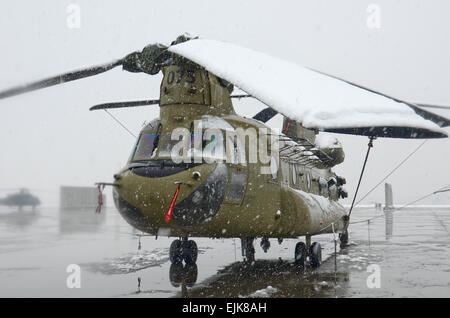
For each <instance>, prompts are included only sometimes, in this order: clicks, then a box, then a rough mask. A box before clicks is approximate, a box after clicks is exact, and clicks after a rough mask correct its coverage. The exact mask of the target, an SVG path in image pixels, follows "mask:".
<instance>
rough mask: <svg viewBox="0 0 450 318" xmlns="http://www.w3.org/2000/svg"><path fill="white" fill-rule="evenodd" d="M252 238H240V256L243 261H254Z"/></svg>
mask: <svg viewBox="0 0 450 318" xmlns="http://www.w3.org/2000/svg"><path fill="white" fill-rule="evenodd" d="M253 240H254V239H253V237H245V238H241V247H242V256H243V257H244V259H245V261H247V262H250V263H251V262H253V261H255V248H254V247H253Z"/></svg>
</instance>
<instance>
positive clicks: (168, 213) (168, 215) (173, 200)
mask: <svg viewBox="0 0 450 318" xmlns="http://www.w3.org/2000/svg"><path fill="white" fill-rule="evenodd" d="M180 187H181V183H179V184H178V187H177V190H176V191H175V193H174V195H173V198H172V200H171V201H170V205H169V209H167V213H166V222H167V223H169V222H170V219H171V218H172V212H173V208H174V207H175V202H177V198H178V193H180Z"/></svg>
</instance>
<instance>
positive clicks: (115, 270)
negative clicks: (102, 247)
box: [85, 249, 169, 275]
mask: <svg viewBox="0 0 450 318" xmlns="http://www.w3.org/2000/svg"><path fill="white" fill-rule="evenodd" d="M168 254H169V251H168V249H156V250H153V251H142V252H140V253H137V254H136V253H130V254H127V255H126V256H123V257H119V258H115V259H112V260H105V261H103V262H98V263H89V264H85V266H86V267H87V268H88V269H89V270H90V271H92V272H100V273H102V274H107V275H108V274H109V275H114V274H127V273H133V272H137V271H139V270H143V269H145V268H148V267H153V266H160V265H162V264H164V263H165V262H167V261H168V260H169V256H168Z"/></svg>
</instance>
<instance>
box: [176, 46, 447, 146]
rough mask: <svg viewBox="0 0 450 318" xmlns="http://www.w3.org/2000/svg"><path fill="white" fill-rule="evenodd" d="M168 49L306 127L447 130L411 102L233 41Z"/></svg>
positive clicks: (424, 133)
mask: <svg viewBox="0 0 450 318" xmlns="http://www.w3.org/2000/svg"><path fill="white" fill-rule="evenodd" d="M168 51H170V52H172V53H175V54H177V55H179V56H182V57H184V58H186V59H189V60H191V61H192V62H194V63H196V64H198V65H200V66H202V67H204V68H205V69H206V70H208V71H209V72H211V73H213V74H215V75H216V76H218V77H220V78H223V79H224V80H226V81H228V82H230V83H233V84H234V85H236V86H237V87H239V88H240V89H242V90H243V91H245V92H246V93H248V94H250V95H252V96H253V97H255V98H256V99H258V100H260V101H261V102H263V103H264V104H266V105H267V106H269V107H271V108H272V109H274V110H275V111H277V112H279V113H281V114H283V115H284V116H286V117H288V118H291V119H293V120H295V121H297V122H299V123H300V124H302V125H303V126H304V127H305V128H309V129H317V130H322V131H336V132H341V133H347V134H362V135H368V136H373V137H391V138H444V137H447V136H448V134H447V132H446V131H445V130H443V129H442V128H441V127H439V125H438V124H436V123H434V122H433V121H432V120H431V119H426V118H423V117H422V116H421V115H420V114H417V113H416V111H415V109H413V108H411V107H410V106H409V105H408V103H406V102H403V101H401V100H398V99H394V98H390V97H388V96H386V95H383V94H379V93H377V92H375V91H371V90H369V89H365V88H363V87H360V86H357V85H352V84H350V83H348V82H346V81H343V80H340V79H337V78H334V77H332V76H328V75H326V74H322V73H320V72H317V71H314V70H311V69H308V68H305V67H301V66H299V65H297V64H294V63H291V62H287V61H283V60H281V59H278V58H274V57H271V56H269V55H267V54H264V53H260V52H255V51H253V50H250V49H246V48H243V47H240V46H237V45H234V44H230V43H225V42H220V41H213V40H206V39H193V40H190V41H187V42H184V43H180V44H176V45H172V46H171V47H169V48H168Z"/></svg>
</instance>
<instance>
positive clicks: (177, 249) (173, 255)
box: [169, 240, 183, 264]
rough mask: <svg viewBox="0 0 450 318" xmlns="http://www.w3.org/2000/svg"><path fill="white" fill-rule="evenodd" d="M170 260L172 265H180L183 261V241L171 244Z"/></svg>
mask: <svg viewBox="0 0 450 318" xmlns="http://www.w3.org/2000/svg"><path fill="white" fill-rule="evenodd" d="M169 258H170V262H171V263H172V264H180V263H181V262H182V261H183V249H182V247H181V240H175V241H173V242H172V244H170V250H169Z"/></svg>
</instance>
